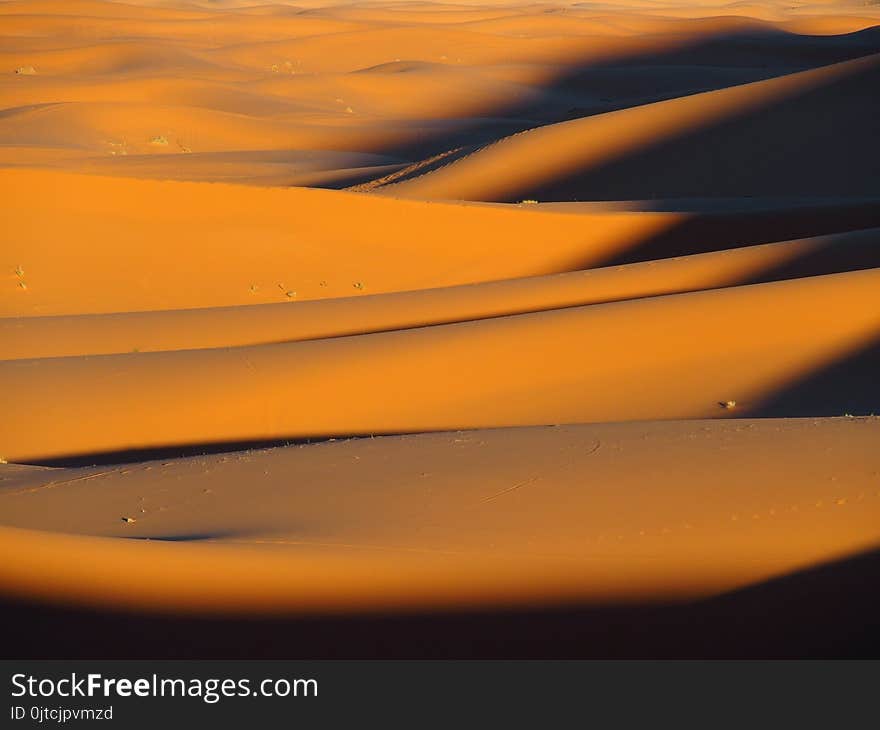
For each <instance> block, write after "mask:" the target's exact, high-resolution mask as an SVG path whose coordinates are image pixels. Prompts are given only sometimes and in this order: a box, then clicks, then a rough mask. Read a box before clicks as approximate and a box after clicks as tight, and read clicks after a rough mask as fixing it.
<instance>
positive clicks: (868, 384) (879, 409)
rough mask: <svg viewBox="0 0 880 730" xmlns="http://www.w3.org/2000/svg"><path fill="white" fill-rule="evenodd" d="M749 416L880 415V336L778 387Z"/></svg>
mask: <svg viewBox="0 0 880 730" xmlns="http://www.w3.org/2000/svg"><path fill="white" fill-rule="evenodd" d="M749 415H750V416H755V417H759V418H783V417H785V418H797V417H817V416H843V415H851V416H871V415H880V336H878V337H877V338H876V339H875V340H874V341H873V342H871V343H870V344H868V345H864V346H862V347H860V348H858V349H857V350H855V351H852V352H850V353H848V354H847V355H845V356H844V357H841V358H838V359H837V360H835V361H834V362H833V363H829V364H827V365H825V366H824V367H821V368H818V369H816V370H815V371H813V372H812V373H810V374H809V375H806V376H804V377H802V378H799V379H797V380H795V381H794V382H792V383H790V384H788V385H786V386H785V387H782V388H779V389H778V390H777V391H776V392H775V393H774V394H773V395H771V396H769V397H768V398H766V399H765V400H764V402H763V403H761V404H760V405H759V406H757V407H756V408H755V409H754V410H752V411H751V412H750V413H749Z"/></svg>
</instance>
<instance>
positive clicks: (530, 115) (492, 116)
mask: <svg viewBox="0 0 880 730" xmlns="http://www.w3.org/2000/svg"><path fill="white" fill-rule="evenodd" d="M878 52H880V26H878V27H873V28H867V29H864V30H861V31H857V32H854V33H846V34H841V35H799V34H795V33H790V32H787V31H783V30H779V29H776V28H772V27H770V26H763V27H755V26H753V25H745V26H744V27H741V28H739V29H735V28H733V27H732V28H731V29H729V30H725V31H721V32H718V31H716V32H712V33H705V34H702V35H699V34H691V35H687V34H684V33H683V34H681V35H680V36H678V37H677V38H675V39H673V40H670V42H669V43H668V44H666V45H663V46H658V47H656V48H654V49H652V50H650V51H638V52H633V51H622V52H620V53H619V54H617V55H615V56H606V57H604V58H598V59H597V58H595V54H592V56H593V57H591V53H590V47H589V42H587V41H585V53H584V54H583V55H582V57H581V59H580V60H577V59H574V60H571V61H568V62H565V63H561V64H560V68H559V70H558V71H556V72H555V73H553V74H551V75H550V76H549V78H547V79H545V80H543V81H541V82H538V83H536V84H535V85H534V86H530V87H529V88H528V90H526V91H525V92H524V93H523V94H520V97H519V98H518V99H513V100H511V101H509V102H507V103H501V104H497V105H496V106H494V107H492V108H487V109H484V110H482V111H480V112H470V113H468V114H467V116H466V120H464V121H461V122H459V123H456V122H453V123H452V126H450V125H449V124H444V125H442V127H441V128H440V129H437V130H436V131H431V130H430V129H429V128H425V129H423V130H422V131H420V132H419V133H418V134H416V135H415V136H414V137H413V138H411V139H409V140H408V141H401V142H398V143H394V144H383V145H378V146H375V147H370V149H369V150H364V151H367V152H370V153H373V154H382V155H387V156H390V157H396V158H399V159H402V160H408V161H409V162H410V163H420V162H422V161H425V160H426V159H428V158H431V157H433V156H435V155H438V154H441V153H444V152H448V151H451V150H454V149H457V148H462V147H463V148H468V150H473V149H476V148H478V147H480V146H484V145H487V144H490V143H491V142H494V141H497V140H499V139H501V138H503V137H506V136H508V135H511V134H516V133H517V132H521V131H525V130H527V129H531V128H535V127H540V126H545V125H548V124H554V123H557V122H562V121H567V120H571V119H577V118H582V117H587V116H593V115H596V114H602V113H606V112H611V111H617V110H621V109H626V108H629V107H633V106H640V105H643V104H648V103H653V102H657V101H664V100H667V99H673V98H676V97H681V96H689V95H692V94H696V93H701V92H705V91H712V90H716V89H722V88H726V87H729V86H736V85H740V84H745V83H750V82H753V81H762V80H765V79H770V78H773V77H776V76H783V75H786V74H790V73H795V72H798V71H805V70H808V69H812V68H817V67H819V66H824V65H828V64H832V63H837V62H840V61H846V60H851V59H854V58H859V57H861V56H867V55H871V54H873V53H878ZM427 169H430V168H423V167H422V166H419V167H417V169H415V170H413V171H412V172H411V174H408V175H407V174H404V175H402V176H400V177H398V178H396V179H395V182H399V181H402V180H406V179H409V178H411V177H415V176H418V175H421V174H423V173H424V172H426V171H427ZM360 182H362V183H366V182H368V179H364V180H362V181H360ZM319 187H328V188H339V187H344V185H342V184H328V185H321V186H319ZM652 192H656V191H652ZM524 197H535V196H534V195H525V194H523V195H521V196H520V197H519V198H516V196H511V199H514V198H516V199H522V198H524ZM612 197H615V196H612ZM642 197H653V196H652V195H651V194H648V195H646V196H642ZM539 199H541V200H550V199H560V200H568V199H571V196H567V195H566V196H563V197H558V198H550V197H546V195H545V196H541V197H540V198H539ZM581 199H585V198H584V197H582V198H581ZM596 199H600V200H606V199H611V198H609V197H601V196H600V197H597V198H596Z"/></svg>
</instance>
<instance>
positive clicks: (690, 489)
mask: <svg viewBox="0 0 880 730" xmlns="http://www.w3.org/2000/svg"><path fill="white" fill-rule="evenodd" d="M878 433H880V420H878V419H876V418H868V419H810V420H802V421H790V420H760V421H748V420H737V421H728V422H719V421H697V422H669V423H663V424H658V423H653V424H652V423H629V424H601V425H592V426H568V427H558V428H553V427H549V428H548V427H545V428H528V429H507V430H496V431H473V432H462V433H459V434H454V435H449V434H435V435H423V436H416V437H387V438H380V439H375V440H369V439H367V440H357V441H351V442H338V443H333V444H323V445H317V446H308V447H286V448H278V449H270V450H267V451H262V452H247V453H246V454H238V455H234V456H232V457H231V458H230V457H229V456H224V455H215V456H205V457H197V458H191V459H179V460H172V461H170V462H163V463H161V464H160V463H159V462H152V463H147V464H141V465H139V466H138V465H132V466H130V467H117V468H113V469H111V470H109V471H107V470H105V473H103V474H96V471H95V470H94V469H51V470H43V469H36V470H27V472H26V473H25V474H24V475H23V476H22V475H21V474H19V475H18V481H17V482H16V483H15V484H13V485H10V486H8V487H5V488H0V508H2V513H0V514H2V522H3V524H4V525H5V526H4V527H2V528H0V547H2V548H3V552H4V554H7V555H14V556H16V559H15V560H6V561H3V562H2V564H0V592H2V593H3V594H4V595H6V596H8V597H18V598H26V599H37V600H43V601H48V602H54V603H75V604H86V605H101V606H104V607H112V606H115V607H128V608H137V609H139V610H159V611H173V612H181V611H183V612H185V611H195V612H200V613H236V612H243V613H252V612H253V613H276V612H282V613H310V612H337V611H338V612H362V611H383V610H389V609H407V610H423V609H438V608H456V607H458V608H467V607H473V606H477V605H479V606H491V605H518V604H523V605H528V604H530V603H542V602H565V601H580V602H584V601H586V602H594V603H595V602H600V603H601V602H609V601H645V600H654V601H656V600H688V599H693V598H698V597H705V596H708V595H713V594H717V593H719V592H723V591H727V590H732V589H734V588H738V587H741V586H743V585H746V584H749V583H753V582H756V581H761V580H764V579H766V578H769V577H771V576H773V575H778V574H781V573H785V572H789V571H792V570H795V569H800V568H802V567H807V566H809V565H812V564H814V563H817V562H823V561H826V560H831V559H834V558H837V557H839V556H841V555H846V554H850V553H852V552H857V551H860V550H863V549H865V548H867V547H870V546H872V545H874V544H876V543H877V542H878V541H880V528H878V525H880V519H878V517H880V500H878V490H877V485H876V483H875V474H876V471H877V469H878V468H880V462H878V457H877V453H876V449H874V448H873V447H874V445H875V444H876V439H877V436H878ZM621 458H623V459H625V460H626V461H627V469H626V470H624V471H621V470H620V468H619V464H620V460H621ZM147 467H150V468H147ZM8 469H9V467H6V468H0V475H5V474H7V473H8V471H7V470H8ZM426 470H427V475H426ZM89 475H91V478H90V477H89ZM329 475H332V476H333V478H332V479H328V476H329ZM609 478H611V479H613V484H614V488H613V489H610V490H609V486H608V485H609V481H608V480H609ZM244 484H248V485H249V488H248V489H247V490H246V491H245V492H244V493H243V492H242V485H244ZM169 485H174V490H173V492H172V493H171V494H169V492H168V486H169ZM141 504H145V505H147V507H148V509H147V510H146V513H142V512H140V511H138V510H137V506H138V505H141ZM47 505H52V508H51V509H47ZM163 505H164V506H163ZM123 511H128V512H133V513H135V514H137V515H138V520H137V522H135V523H133V524H128V525H126V524H124V523H122V522H121V520H120V516H119V513H120V512H123ZM248 521H250V522H251V524H252V527H251V530H250V532H249V533H248V532H247V531H244V532H242V533H241V534H236V533H235V532H234V531H233V532H232V533H230V534H228V535H227V536H225V537H224V535H223V534H222V532H223V530H222V525H223V524H224V523H226V524H229V523H230V522H231V523H232V524H234V525H238V526H241V525H242V524H246V523H247V522H248ZM41 522H43V523H44V525H45V526H46V527H47V528H48V529H52V530H53V531H52V532H49V531H46V530H34V529H32V528H33V526H34V525H37V524H40V523H41ZM260 524H262V527H260V526H259V525H260ZM9 525H15V526H14V527H12V526H9ZM22 527H27V528H28V529H22ZM55 530H60V531H61V532H56V531H55ZM71 531H79V532H83V531H86V532H89V531H91V532H93V533H98V534H104V535H113V534H115V535H127V536H128V537H129V538H132V537H140V538H144V537H150V536H152V538H153V539H151V540H144V539H138V540H132V539H112V538H109V537H95V536H89V535H73V534H63V533H64V532H67V533H70V532H71ZM187 531H188V532H191V533H193V534H194V537H193V538H192V540H194V541H191V542H180V541H179V540H182V539H184V538H183V537H179V536H180V535H181V534H182V533H185V532H187ZM199 533H202V537H197V536H196V535H198V534H199ZM212 534H213V535H214V536H213V537H212ZM166 536H167V537H166ZM166 540H171V542H167V541H166ZM200 540H210V541H211V542H200ZM159 587H161V590H159V589H158V588H159Z"/></svg>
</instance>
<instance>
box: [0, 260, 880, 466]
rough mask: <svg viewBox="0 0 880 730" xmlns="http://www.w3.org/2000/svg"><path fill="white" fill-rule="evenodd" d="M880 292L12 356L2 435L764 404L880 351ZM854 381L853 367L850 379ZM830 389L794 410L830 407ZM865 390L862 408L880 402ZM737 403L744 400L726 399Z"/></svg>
mask: <svg viewBox="0 0 880 730" xmlns="http://www.w3.org/2000/svg"><path fill="white" fill-rule="evenodd" d="M878 285H880V269H870V270H866V271H858V272H848V273H842V274H830V275H826V276H816V277H808V278H804V279H794V280H791V281H783V282H774V283H769V284H756V285H749V286H741V287H732V288H728V289H716V290H710V291H705V292H691V293H686V294H673V295H668V296H662V297H651V298H648V299H640V300H633V301H627V302H617V303H610V304H600V305H590V306H587V307H573V308H571V309H561V310H552V311H548V312H538V313H534V314H522V315H515V316H509V317H499V318H496V319H489V320H481V321H476V322H465V323H461V324H450V325H438V326H433V327H424V328H421V329H413V330H402V331H398V332H387V333H378V334H371V335H359V336H353V337H341V338H335V339H327V340H314V341H309V342H294V343H285V344H274V345H261V346H252V347H240V348H232V349H215V350H187V351H178V352H156V353H132V354H124V355H104V356H98V357H71V358H42V359H36V360H11V361H2V362H0V379H2V381H3V382H4V384H5V388H6V391H7V392H6V393H5V402H6V406H7V408H8V409H9V411H10V412H12V413H15V414H16V418H15V423H14V424H13V423H10V422H9V421H5V422H4V423H3V424H2V426H0V444H2V449H3V450H4V454H3V456H4V458H6V459H7V460H8V461H13V462H28V461H32V462H33V461H40V460H47V459H52V458H59V457H70V456H73V455H83V454H89V453H100V452H109V451H119V450H123V451H124V450H129V449H142V448H158V447H167V446H180V445H188V444H210V443H222V442H241V441H250V440H265V439H290V438H297V437H318V436H343V435H357V434H379V433H411V432H419V431H434V430H455V429H459V428H486V427H498V426H522V425H539V424H554V423H578V422H590V421H620V420H645V419H656V418H665V419H670V418H706V417H712V416H716V417H723V416H730V415H749V414H750V413H751V414H758V413H761V412H762V411H761V409H762V407H763V406H764V405H765V403H766V402H767V401H768V400H772V399H774V398H777V397H779V396H780V395H782V394H784V393H785V392H786V390H787V389H789V388H791V387H794V386H796V385H798V384H799V383H800V382H801V381H802V380H803V379H804V378H809V377H810V376H812V375H813V374H814V373H817V372H821V371H822V370H823V369H825V368H827V367H831V366H834V365H836V364H837V363H838V362H845V361H846V360H847V359H848V358H851V357H857V356H858V355H859V354H860V353H863V352H864V353H873V355H869V357H873V360H874V361H876V342H877V337H878V334H880V311H878V310H877V307H876V296H877V287H878ZM862 367H864V366H862ZM853 382H856V381H853ZM846 387H848V383H847V380H846V376H845V375H843V376H841V377H839V378H838V379H837V380H836V381H835V383H834V384H833V388H846ZM864 387H867V388H869V390H870V389H871V388H872V387H873V386H871V385H870V384H869V383H867V381H866V383H865V386H864ZM823 390H824V389H823V388H817V389H816V392H815V393H811V394H808V395H807V397H805V398H803V399H796V402H795V403H794V404H789V406H788V407H787V410H786V411H785V412H784V413H783V415H815V411H813V410H812V409H814V408H816V407H817V406H816V402H815V398H816V397H820V398H822V397H826V396H827V395H828V394H827V393H824V392H823ZM833 393H834V390H832V394H831V400H830V401H829V402H828V403H826V404H825V406H823V408H828V407H829V403H830V404H832V405H833V404H834V403H835V402H836V403H837V407H838V408H840V409H849V408H850V405H849V401H850V400H851V399H852V398H853V395H852V394H849V395H848V396H845V397H841V398H835V397H834V395H833ZM856 395H857V397H858V403H861V404H862V405H861V406H860V407H865V406H864V402H866V401H865V399H866V398H867V399H872V398H876V393H875V392H874V391H871V392H867V393H860V394H856ZM728 400H730V401H735V403H736V408H735V409H733V410H726V409H725V408H723V407H721V406H722V404H724V403H726V402H727V401H728ZM858 403H857V405H858ZM791 408H795V409H799V411H806V412H805V413H804V412H795V413H793V412H791V410H790V409H791ZM844 412H850V411H849V410H841V412H840V413H839V415H843V413H844ZM856 412H862V411H856ZM832 413H833V412H832ZM777 415H778V414H777ZM826 415H831V414H830V413H826ZM835 415H837V414H835Z"/></svg>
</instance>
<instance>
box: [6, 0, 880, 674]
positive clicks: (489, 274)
mask: <svg viewBox="0 0 880 730" xmlns="http://www.w3.org/2000/svg"><path fill="white" fill-rule="evenodd" d="M0 38H2V42H0V200H2V203H0V205H2V211H3V215H2V218H3V223H2V243H0V388H2V393H3V398H2V403H3V418H2V420H0V457H2V463H0V553H2V555H3V556H4V557H3V559H2V560H0V604H2V605H0V625H2V626H3V629H2V634H3V641H4V644H5V645H6V646H8V647H9V651H11V652H18V653H21V654H22V655H24V654H28V655H34V656H37V655H39V656H50V655H56V654H58V653H59V652H60V653H61V654H64V655H68V656H84V655H107V656H111V655H112V656H127V657H132V656H199V655H218V654H222V655H226V656H229V655H242V656H260V655H262V656H291V655H309V656H347V655H351V656H469V655H470V656H561V655H565V656H735V655H747V656H756V655H760V656H802V655H824V656H844V655H846V656H851V655H865V654H871V653H872V652H874V651H876V650H877V649H878V648H880V628H878V623H877V618H876V616H877V613H876V609H877V608H878V598H877V590H876V585H878V582H877V580H878V578H880V567H878V560H877V555H878V553H877V550H878V548H880V448H878V444H880V418H878V417H877V415H875V414H880V379H878V376H877V373H878V372H880V344H878V343H880V144H878V141H877V140H878V139H880V94H878V93H877V89H878V88H880V6H878V5H877V4H876V3H864V2H857V3H847V2H835V1H832V2H823V1H820V0H807V1H806V2H800V3H795V4H792V3H787V2H782V0H759V1H758V2H748V3H743V2H737V3H729V4H721V3H712V2H705V1H703V0H701V1H700V2H692V3H682V4H675V3H669V4H667V3H662V2H654V1H652V0H612V2H608V3H506V2H462V3H454V4H453V3H439V2H403V1H400V2H353V3H335V2H325V1H321V0H306V2H295V3H294V2H275V3H273V4H266V3H261V2H250V1H248V0H223V1H222V2H216V1H213V0H212V1H210V2H209V1H208V0H204V1H203V2H200V1H199V0H196V1H194V2H185V1H184V0H150V1H147V0H141V1H140V2H129V3H117V2H105V1H104V0H3V1H2V2H0ZM560 612H561V613H560ZM96 632H98V633H100V634H101V639H100V640H97V639H96V638H95V633H96ZM135 635H137V636H141V637H149V638H148V639H144V640H143V641H142V642H140V643H138V644H136V645H134V646H132V644H131V642H130V639H131V637H132V636H135ZM24 636H27V637H29V638H28V639H27V640H25V639H24V638H22V637H24ZM37 636H38V637H41V638H38V639H35V638H34V637H37Z"/></svg>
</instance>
